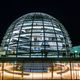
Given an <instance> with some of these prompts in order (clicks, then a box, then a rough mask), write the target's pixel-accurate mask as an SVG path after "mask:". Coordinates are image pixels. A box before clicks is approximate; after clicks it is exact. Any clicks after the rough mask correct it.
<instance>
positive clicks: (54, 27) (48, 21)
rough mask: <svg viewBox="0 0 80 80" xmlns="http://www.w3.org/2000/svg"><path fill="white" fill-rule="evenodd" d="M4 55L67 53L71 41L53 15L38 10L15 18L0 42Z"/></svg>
mask: <svg viewBox="0 0 80 80" xmlns="http://www.w3.org/2000/svg"><path fill="white" fill-rule="evenodd" d="M2 47H3V49H4V50H5V51H6V56H12V55H14V57H28V58H29V57H32V58H42V57H43V58H45V57H47V58H53V57H62V56H68V55H69V49H70V47H71V41H70V38H69V35H68V33H67V31H66V29H65V28H64V26H63V25H62V24H61V23H60V22H59V21H58V20H57V19H55V18H54V17H52V16H50V15H48V14H45V13H40V12H33V13H28V14H26V15H23V16H21V17H20V18H18V19H17V20H15V21H14V22H13V23H12V24H11V25H10V27H9V28H8V30H7V32H6V34H5V36H4V38H3V42H2Z"/></svg>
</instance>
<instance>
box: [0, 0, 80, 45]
mask: <svg viewBox="0 0 80 80" xmlns="http://www.w3.org/2000/svg"><path fill="white" fill-rule="evenodd" d="M77 1H78V0H75V1H73V0H10V1H9V0H5V1H4V0H2V1H0V43H1V41H2V38H3V36H4V34H5V32H6V30H7V28H8V27H9V25H10V24H11V23H12V22H13V21H14V20H15V19H17V18H18V17H20V16H22V15H24V14H27V13H29V12H44V13H47V14H50V15H52V16H53V17H55V18H57V19H58V20H59V21H60V22H61V23H62V24H63V25H64V26H65V28H66V29H67V31H68V33H69V35H70V38H71V41H72V44H73V46H75V45H80V2H79V1H78V2H77Z"/></svg>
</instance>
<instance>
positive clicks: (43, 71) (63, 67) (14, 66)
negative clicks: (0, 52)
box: [0, 61, 80, 80]
mask: <svg viewBox="0 0 80 80" xmlns="http://www.w3.org/2000/svg"><path fill="white" fill-rule="evenodd" d="M26 79H27V80H29V79H31V80H40V79H41V80H42V79H46V80H47V79H49V80H51V79H57V80H58V79H59V80H64V79H67V80H69V79H70V80H74V79H76V80H78V79H80V63H79V62H59V61H57V62H53V63H52V62H51V63H50V62H49V63H48V62H44V63H43V62H28V63H27V62H26V63H25V62H23V63H17V62H13V63H0V80H26Z"/></svg>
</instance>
